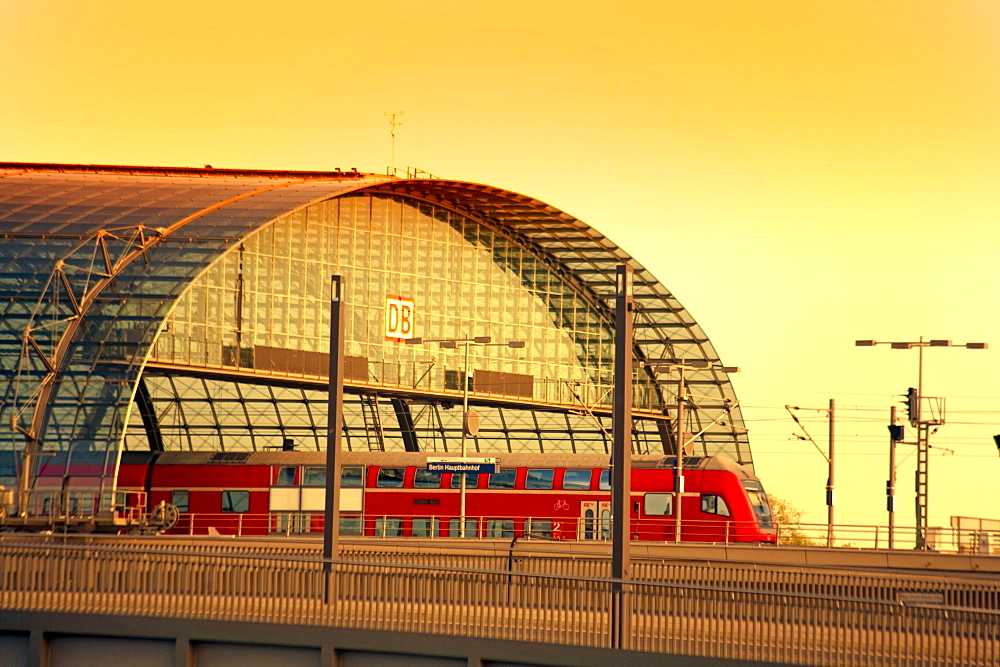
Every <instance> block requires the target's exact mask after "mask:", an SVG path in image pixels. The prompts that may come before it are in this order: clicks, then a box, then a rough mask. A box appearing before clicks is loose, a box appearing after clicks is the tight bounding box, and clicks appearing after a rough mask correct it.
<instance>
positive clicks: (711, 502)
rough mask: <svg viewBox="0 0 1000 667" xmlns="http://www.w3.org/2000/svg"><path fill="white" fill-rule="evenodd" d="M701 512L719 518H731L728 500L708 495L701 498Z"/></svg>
mask: <svg viewBox="0 0 1000 667" xmlns="http://www.w3.org/2000/svg"><path fill="white" fill-rule="evenodd" d="M701 511H702V512H704V513H705V514H718V515H719V516H729V506H728V505H726V499H725V498H723V497H722V496H716V495H712V494H708V493H706V494H705V495H703V496H702V497H701Z"/></svg>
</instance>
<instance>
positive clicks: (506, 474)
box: [490, 468, 517, 489]
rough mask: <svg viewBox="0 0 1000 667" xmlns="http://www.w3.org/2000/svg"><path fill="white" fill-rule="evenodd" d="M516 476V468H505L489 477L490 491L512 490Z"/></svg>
mask: <svg viewBox="0 0 1000 667" xmlns="http://www.w3.org/2000/svg"><path fill="white" fill-rule="evenodd" d="M516 476H517V468H507V469H506V470H501V471H500V472H495V473H492V474H491V475H490V488H491V489H513V488H514V478H515V477H516Z"/></svg>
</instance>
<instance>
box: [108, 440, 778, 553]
mask: <svg viewBox="0 0 1000 667" xmlns="http://www.w3.org/2000/svg"><path fill="white" fill-rule="evenodd" d="M429 456H438V457H440V456H441V455H440V453H437V454H424V453H381V452H380V453H367V452H365V453H361V452H344V453H343V454H342V455H341V462H342V465H343V470H342V476H341V483H342V495H341V505H340V512H341V532H342V533H346V534H365V535H372V536H385V537H397V536H398V537H424V538H430V537H463V536H464V537H479V538H513V537H515V536H520V535H530V536H536V537H543V538H552V539H582V540H586V539H597V540H600V539H610V530H611V492H610V474H609V470H608V468H607V461H608V457H607V456H604V455H547V454H505V455H503V456H501V457H500V469H499V471H498V472H496V473H494V474H481V475H474V474H468V475H466V490H465V492H464V496H465V512H464V516H465V522H464V528H465V530H464V534H463V522H462V519H461V517H462V516H463V513H462V511H461V506H462V495H463V493H462V490H461V488H460V486H461V483H460V479H461V475H459V474H457V473H435V472H431V471H429V470H428V469H427V458H428V457H429ZM325 460H326V454H325V453H324V452H283V451H276V452H254V453H213V452H164V453H159V454H149V453H142V454H140V453H134V454H133V453H129V454H125V455H124V456H123V459H122V464H121V467H120V473H119V490H120V491H135V492H144V495H143V497H146V498H148V502H149V504H150V506H151V507H153V506H156V505H157V504H159V503H161V502H164V503H168V504H171V505H174V506H176V507H177V508H178V510H179V513H180V520H179V522H178V524H177V526H176V527H175V528H174V529H173V530H171V531H170V532H173V533H183V534H206V533H220V534H243V535H264V534H274V533H285V534H292V533H315V532H320V531H322V528H323V506H324V499H325V495H324V494H325V491H324V485H325V481H326V470H325V467H324V465H325ZM632 466H633V472H632V494H631V501H630V503H629V505H630V507H631V514H632V516H631V529H632V538H633V539H635V540H647V541H658V542H662V541H673V540H675V539H676V536H677V531H678V516H677V512H676V499H675V493H674V474H673V459H671V458H665V457H662V456H635V457H633V461H632ZM684 479H685V493H684V494H683V498H682V501H681V507H680V510H681V511H680V517H679V525H680V528H679V530H680V537H681V540H682V541H687V542H764V543H773V542H775V539H776V531H775V529H774V524H773V522H772V519H771V512H770V508H769V506H768V504H767V500H766V496H765V494H764V491H763V487H762V486H761V484H760V481H759V480H758V479H757V478H756V477H755V476H753V475H752V474H750V473H749V472H748V471H747V470H746V469H745V468H743V467H742V466H740V465H738V464H736V463H735V462H733V461H732V460H730V459H728V458H725V457H722V456H715V457H692V458H689V459H687V460H685V469H684Z"/></svg>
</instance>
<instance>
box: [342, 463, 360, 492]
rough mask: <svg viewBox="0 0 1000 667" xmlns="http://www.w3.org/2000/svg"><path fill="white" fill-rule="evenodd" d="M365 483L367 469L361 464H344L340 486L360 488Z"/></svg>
mask: <svg viewBox="0 0 1000 667" xmlns="http://www.w3.org/2000/svg"><path fill="white" fill-rule="evenodd" d="M364 485H365V469H364V468H362V467H361V466H344V468H343V469H342V470H341V471H340V488H342V489H360V488H361V487H363V486H364Z"/></svg>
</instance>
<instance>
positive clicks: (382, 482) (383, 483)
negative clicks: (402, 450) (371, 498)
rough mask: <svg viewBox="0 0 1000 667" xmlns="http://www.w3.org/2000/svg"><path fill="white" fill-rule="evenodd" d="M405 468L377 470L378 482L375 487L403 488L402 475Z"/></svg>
mask: <svg viewBox="0 0 1000 667" xmlns="http://www.w3.org/2000/svg"><path fill="white" fill-rule="evenodd" d="M405 472H406V468H379V470H378V481H377V482H376V484H375V486H378V487H382V488H399V487H401V486H403V474H404V473H405Z"/></svg>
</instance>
